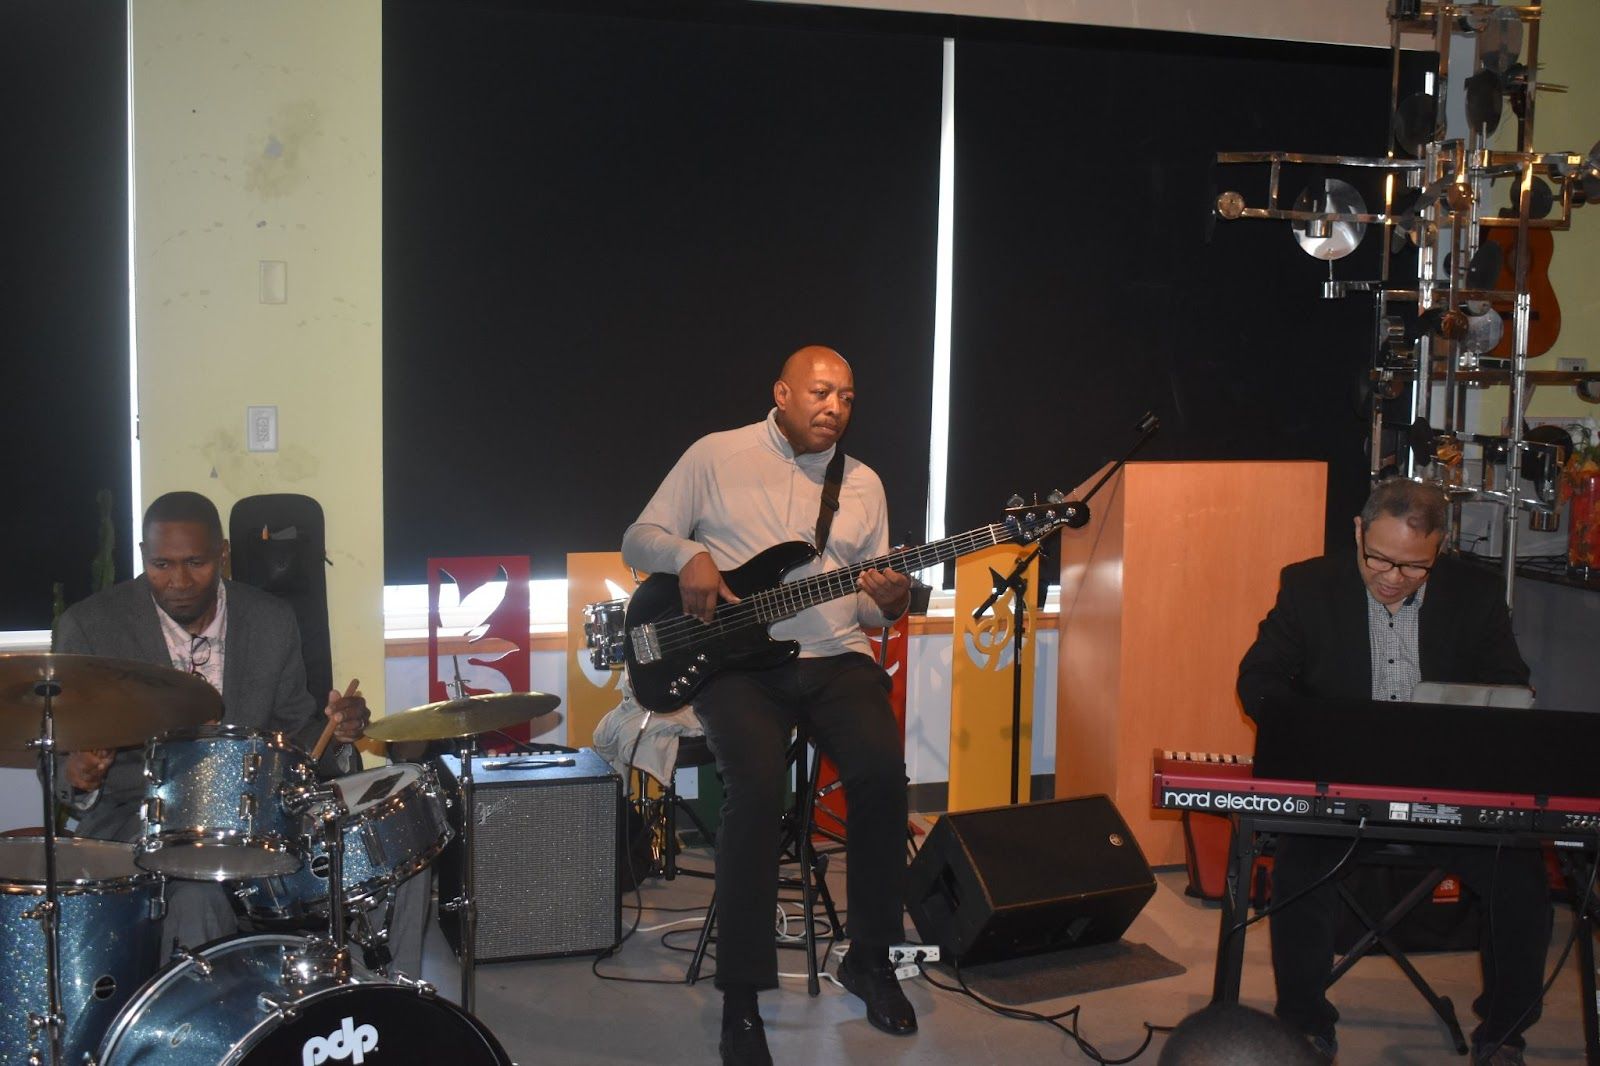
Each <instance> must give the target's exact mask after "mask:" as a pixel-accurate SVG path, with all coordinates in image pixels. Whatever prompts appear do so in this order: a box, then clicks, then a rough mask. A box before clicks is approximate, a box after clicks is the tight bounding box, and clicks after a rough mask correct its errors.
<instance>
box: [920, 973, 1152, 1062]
mask: <svg viewBox="0 0 1600 1066" xmlns="http://www.w3.org/2000/svg"><path fill="white" fill-rule="evenodd" d="M916 965H917V972H918V973H920V974H921V975H922V977H923V979H924V980H926V981H927V982H928V983H929V984H930V985H932V986H933V987H934V988H938V989H943V990H944V991H946V992H956V993H960V994H961V995H964V996H966V997H968V998H969V999H971V1000H972V1001H973V1002H975V1003H977V1004H979V1005H981V1006H983V1007H985V1008H987V1009H988V1010H991V1011H993V1012H994V1013H996V1014H998V1015H1000V1016H1001V1017H1003V1018H1016V1019H1018V1020H1019V1021H1029V1022H1043V1023H1045V1024H1046V1025H1049V1026H1052V1027H1053V1028H1056V1029H1059V1030H1061V1031H1062V1032H1063V1033H1065V1034H1066V1035H1068V1036H1070V1037H1071V1038H1072V1040H1073V1042H1074V1043H1075V1044H1077V1045H1078V1050H1079V1051H1081V1052H1083V1053H1084V1054H1085V1055H1087V1056H1088V1057H1089V1058H1091V1059H1093V1060H1094V1061H1095V1062H1097V1063H1099V1064H1100V1066H1122V1064H1124V1063H1129V1062H1132V1061H1134V1060H1135V1059H1137V1058H1138V1057H1139V1056H1140V1055H1143V1054H1144V1053H1145V1051H1146V1050H1147V1049H1148V1048H1149V1047H1150V1041H1151V1040H1153V1039H1155V1035H1156V1034H1157V1033H1167V1032H1171V1031H1172V1028H1173V1027H1172V1026H1170V1025H1154V1024H1152V1023H1150V1022H1144V1023H1143V1025H1144V1030H1145V1032H1144V1040H1143V1041H1142V1042H1140V1044H1139V1046H1138V1047H1137V1048H1135V1049H1134V1050H1133V1052H1132V1054H1129V1055H1125V1056H1123V1057H1122V1058H1120V1059H1108V1058H1106V1057H1105V1056H1104V1055H1102V1054H1101V1053H1100V1049H1099V1048H1097V1047H1095V1046H1094V1045H1093V1044H1091V1043H1089V1041H1088V1040H1087V1039H1086V1038H1085V1037H1084V1036H1083V1035H1082V1034H1080V1033H1079V1032H1078V1029H1077V1022H1078V1020H1079V1017H1080V1015H1079V1011H1080V1009H1081V1008H1079V1007H1078V1006H1072V1007H1068V1008H1067V1009H1066V1010H1064V1011H1061V1012H1059V1013H1057V1014H1040V1013H1039V1012H1038V1011H1031V1010H1025V1009H1023V1008H1021V1007H1008V1006H1006V1005H1005V1004H1003V1003H995V1002H994V1001H992V1000H989V999H985V998H984V997H983V996H980V995H978V993H976V992H974V991H973V990H972V989H971V988H970V987H969V986H968V985H967V979H966V978H965V977H963V976H962V975H961V965H960V964H959V963H952V964H951V968H952V969H953V970H954V972H955V975H956V982H957V984H955V985H947V984H943V983H942V982H939V981H936V980H934V979H933V975H932V974H930V973H928V969H927V967H926V966H925V965H924V963H923V961H922V960H921V959H920V958H919V959H917V963H916ZM958 986H959V987H958ZM1065 1018H1071V1019H1072V1024H1071V1025H1063V1024H1062V1019H1065Z"/></svg>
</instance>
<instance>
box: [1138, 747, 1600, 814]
mask: <svg viewBox="0 0 1600 1066" xmlns="http://www.w3.org/2000/svg"><path fill="white" fill-rule="evenodd" d="M1151 802H1152V804H1153V805H1154V806H1156V807H1158V808H1162V809H1165V810H1177V811H1204V812H1206V813H1209V814H1238V813H1244V812H1248V813H1251V814H1267V815H1273V816H1277V817H1291V818H1293V817H1305V818H1324V819H1335V820H1338V821H1347V822H1358V821H1361V820H1362V819H1365V820H1366V821H1367V822H1368V824H1374V825H1376V824H1383V825H1416V826H1423V827H1435V826H1445V827H1451V828H1461V829H1498V830H1512V831H1526V832H1534V833H1547V834H1549V833H1561V832H1567V831H1571V832H1575V833H1594V832H1597V831H1600V799H1581V798H1577V797H1572V796H1532V795H1516V794H1512V793H1505V792H1462V791H1456V790H1453V789H1427V788H1404V787H1393V788H1391V787H1388V786H1382V785H1340V784H1333V783H1328V784H1319V783H1317V782H1312V781H1272V780H1263V779H1258V778H1256V777H1255V775H1254V773H1253V768H1252V766H1251V763H1250V758H1249V756H1239V755H1216V754H1205V753H1196V752H1172V751H1157V752H1156V753H1155V772H1154V775H1153V781H1152V798H1151Z"/></svg>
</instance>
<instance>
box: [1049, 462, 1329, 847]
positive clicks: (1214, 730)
mask: <svg viewBox="0 0 1600 1066" xmlns="http://www.w3.org/2000/svg"><path fill="white" fill-rule="evenodd" d="M1098 477H1099V475H1098V474H1097V475H1096V479H1097V478H1098ZM1093 480H1095V479H1091V480H1090V481H1089V482H1086V483H1085V485H1084V486H1080V488H1079V490H1078V492H1082V491H1084V490H1085V488H1086V486H1087V485H1089V484H1092V483H1093ZM1326 487H1327V466H1326V464H1325V463H1321V462H1192V463H1130V464H1128V465H1127V466H1126V467H1124V468H1123V469H1122V471H1121V472H1120V473H1119V474H1118V475H1117V476H1116V477H1115V478H1113V479H1112V480H1111V481H1110V482H1108V483H1107V484H1106V486H1105V487H1104V488H1102V489H1101V490H1100V492H1099V494H1098V495H1096V496H1095V498H1094V499H1093V500H1092V501H1091V503H1090V507H1091V508H1092V513H1093V517H1092V519H1091V521H1090V522H1089V524H1088V525H1086V526H1085V527H1084V528H1082V529H1068V530H1063V531H1062V534H1061V621H1060V640H1061V645H1060V650H1059V653H1058V659H1057V661H1058V671H1059V674H1058V682H1057V684H1058V687H1057V689H1056V795H1057V796H1058V797H1064V796H1080V795H1084V794H1087V793H1095V792H1104V793H1106V794H1107V795H1109V796H1110V797H1111V799H1112V801H1113V802H1114V803H1115V804H1116V806H1117V810H1118V811H1120V812H1121V814H1122V816H1123V818H1124V819H1126V820H1127V823H1128V826H1129V828H1131V829H1132V830H1133V833H1134V835H1135V836H1136V837H1137V838H1138V840H1139V845H1140V846H1141V847H1142V848H1143V849H1144V853H1145V857H1146V858H1148V859H1149V861H1150V862H1151V864H1152V865H1167V864H1172V863H1181V862H1182V861H1183V832H1182V826H1181V825H1180V823H1179V819H1178V815H1177V813H1176V812H1173V811H1158V810H1155V809H1153V808H1152V807H1151V804H1150V775H1151V753H1152V751H1154V750H1155V749H1156V748H1166V749H1171V750H1176V751H1206V752H1240V753H1249V752H1251V751H1253V750H1254V747H1255V738H1254V732H1253V727H1252V726H1251V724H1250V721H1249V719H1247V718H1246V717H1245V715H1244V712H1243V711H1242V710H1241V709H1240V707H1239V700H1238V697H1237V696H1236V695H1235V694H1234V684H1235V682H1236V680H1237V679H1238V672H1239V660H1240V659H1241V658H1242V657H1243V656H1244V653H1245V650H1246V649H1247V648H1249V646H1250V644H1251V642H1252V641H1254V640H1255V635H1256V626H1257V624H1258V623H1259V622H1260V621H1261V619H1262V618H1263V617H1264V616H1265V615H1266V613H1267V611H1268V610H1269V609H1270V608H1271V607H1272V603H1273V600H1274V599H1275V598H1276V596H1277V592H1278V573H1279V571H1280V570H1282V569H1283V567H1284V566H1286V565H1288V564H1289V563H1292V562H1296V561H1298V560H1300V559H1305V558H1309V557H1310V556H1313V555H1320V554H1322V549H1323V529H1324V523H1323V514H1324V507H1325V496H1326ZM1070 498H1073V499H1076V498H1077V495H1076V494H1074V495H1073V496H1072V497H1070ZM1352 550H1353V549H1352Z"/></svg>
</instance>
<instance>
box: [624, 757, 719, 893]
mask: <svg viewBox="0 0 1600 1066" xmlns="http://www.w3.org/2000/svg"><path fill="white" fill-rule="evenodd" d="M714 762H716V757H715V756H713V755H712V754H711V746H710V745H709V744H707V743H706V738H705V737H703V736H698V737H681V738H679V740H678V757H677V760H676V761H675V762H674V763H673V767H672V770H673V772H672V775H671V776H670V777H669V778H668V779H667V780H666V782H664V783H663V784H662V786H661V794H660V795H659V796H657V797H654V798H651V797H650V793H649V791H648V785H649V783H650V781H652V780H653V778H651V777H650V775H649V774H647V773H645V772H644V771H643V770H640V769H635V770H634V774H635V775H637V777H636V783H637V785H638V789H639V791H638V795H639V797H640V805H641V806H642V807H643V809H644V810H643V813H644V815H645V824H646V825H647V826H648V827H649V828H650V832H651V836H652V837H653V838H655V839H657V840H659V841H660V843H659V846H656V847H654V848H653V849H652V850H653V852H654V854H653V856H652V858H653V859H654V861H655V868H656V872H659V873H660V874H661V876H662V877H663V878H665V879H666V880H668V881H671V880H674V879H676V878H677V876H678V875H679V874H680V873H681V874H685V875H687V876H691V877H714V876H715V874H714V873H712V872H711V871H710V870H690V869H679V868H678V853H679V852H680V851H681V850H682V848H680V847H679V845H678V812H679V811H682V812H683V813H684V814H686V815H688V816H689V821H691V822H693V823H694V827H695V828H696V829H697V830H699V832H700V836H701V838H702V839H703V840H705V842H706V843H707V844H708V845H710V846H711V848H712V850H713V851H715V849H716V846H717V840H716V836H715V835H714V834H713V833H712V832H711V830H710V829H708V828H706V824H705V822H704V821H702V820H701V818H700V815H699V814H697V813H696V812H695V809H694V807H693V806H691V805H690V803H689V801H688V800H686V799H684V798H683V797H682V796H680V795H678V773H677V772H678V771H679V770H688V769H692V768H695V767H700V766H709V765H711V764H712V763H714Z"/></svg>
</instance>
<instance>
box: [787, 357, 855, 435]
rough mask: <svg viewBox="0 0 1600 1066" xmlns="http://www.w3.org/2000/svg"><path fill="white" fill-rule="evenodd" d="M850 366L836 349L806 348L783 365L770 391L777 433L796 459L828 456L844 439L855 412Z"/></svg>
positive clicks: (853, 380) (853, 381)
mask: <svg viewBox="0 0 1600 1066" xmlns="http://www.w3.org/2000/svg"><path fill="white" fill-rule="evenodd" d="M855 399H856V381H855V375H854V374H852V373H851V372H850V364H849V363H847V362H845V361H844V356H842V355H840V354H839V353H838V352H836V351H834V350H833V349H832V348H824V347H823V346H822V345H820V344H811V345H807V346H806V347H804V348H801V349H800V350H799V351H797V352H795V353H794V354H793V355H791V356H789V358H788V359H785V360H784V362H783V372H782V374H781V375H779V377H778V380H777V381H776V382H775V383H774V384H773V386H772V402H773V403H774V404H776V405H777V408H778V428H779V429H780V430H782V432H783V435H784V437H785V438H787V439H788V441H789V444H790V446H791V447H793V448H794V450H795V454H796V455H805V454H807V453H810V452H821V451H827V450H828V449H829V448H831V447H833V446H834V444H836V443H837V442H838V440H839V438H840V437H842V436H844V431H845V429H846V427H848V426H849V425H850V412H851V409H852V408H853V407H854V406H855Z"/></svg>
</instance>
